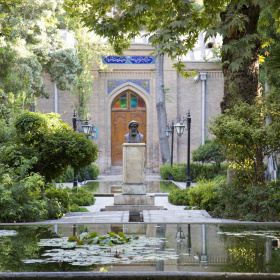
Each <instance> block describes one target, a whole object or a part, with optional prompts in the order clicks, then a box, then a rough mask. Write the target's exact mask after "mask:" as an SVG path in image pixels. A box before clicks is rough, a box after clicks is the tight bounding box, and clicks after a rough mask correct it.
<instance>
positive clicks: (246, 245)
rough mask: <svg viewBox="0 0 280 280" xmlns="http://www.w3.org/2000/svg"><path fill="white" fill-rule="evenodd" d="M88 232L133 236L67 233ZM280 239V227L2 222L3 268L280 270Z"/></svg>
mask: <svg viewBox="0 0 280 280" xmlns="http://www.w3.org/2000/svg"><path fill="white" fill-rule="evenodd" d="M84 232H98V234H99V236H105V235H106V234H107V233H108V232H114V233H119V232H121V233H123V234H126V235H128V236H129V237H131V240H130V241H129V242H127V243H125V244H117V245H114V246H110V245H108V243H107V244H104V246H100V245H98V244H91V245H89V244H86V243H84V244H83V245H77V243H76V242H68V237H71V236H74V235H76V234H78V235H80V237H81V236H82V235H81V234H83V233H84ZM120 235H121V236H122V234H120ZM102 238H103V237H102ZM104 238H105V237H104ZM279 238H280V226H252V225H251V226H239V225H209V224H136V223H135V224H90V225H69V224H68V225H54V226H0V271H1V272H7V271H11V272H24V271H29V272H38V271H41V272H47V271H135V270H138V271H197V272H201V271H204V272H255V273H258V272H271V273H279V272H280V249H279Z"/></svg>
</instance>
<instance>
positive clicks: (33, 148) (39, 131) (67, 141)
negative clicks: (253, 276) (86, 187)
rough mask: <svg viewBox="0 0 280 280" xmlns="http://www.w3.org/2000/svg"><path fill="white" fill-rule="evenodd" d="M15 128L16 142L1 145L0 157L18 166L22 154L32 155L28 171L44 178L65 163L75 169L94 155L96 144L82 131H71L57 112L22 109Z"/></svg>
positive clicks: (53, 175) (51, 176) (52, 175)
mask: <svg viewBox="0 0 280 280" xmlns="http://www.w3.org/2000/svg"><path fill="white" fill-rule="evenodd" d="M15 128H16V134H17V137H16V139H15V142H14V143H12V142H11V143H8V144H6V145H3V150H2V152H3V155H4V156H3V157H2V159H1V161H2V162H3V163H5V164H7V165H9V166H10V167H17V166H19V165H20V164H21V158H22V157H23V158H25V159H29V160H31V159H33V163H32V165H31V167H30V170H29V172H39V173H40V174H41V175H43V176H44V177H45V178H46V180H47V182H50V181H51V180H53V179H55V178H57V177H59V176H60V175H61V174H62V172H63V171H64V170H65V169H66V168H67V166H68V165H71V166H72V167H73V168H74V169H76V170H78V169H80V168H83V167H86V166H88V165H90V164H91V163H92V162H93V161H95V160H96V159H97V151H98V149H97V146H96V145H94V144H93V143H92V141H91V140H89V139H86V137H85V136H84V135H83V134H79V133H77V132H74V133H73V132H72V128H70V127H69V126H68V125H67V124H66V123H64V122H62V120H61V119H60V118H59V115H57V114H39V113H32V112H25V113H23V114H21V115H19V116H18V117H17V119H16V122H15ZM50 147H52V149H50Z"/></svg>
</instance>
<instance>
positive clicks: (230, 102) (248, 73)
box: [221, 1, 264, 183]
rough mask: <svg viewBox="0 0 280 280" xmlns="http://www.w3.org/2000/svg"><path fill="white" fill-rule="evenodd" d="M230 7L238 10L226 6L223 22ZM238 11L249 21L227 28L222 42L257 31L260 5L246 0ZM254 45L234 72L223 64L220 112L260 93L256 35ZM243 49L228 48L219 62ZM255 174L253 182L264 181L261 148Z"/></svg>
mask: <svg viewBox="0 0 280 280" xmlns="http://www.w3.org/2000/svg"><path fill="white" fill-rule="evenodd" d="M232 9H235V10H236V9H237V7H236V5H235V4H234V1H231V3H230V4H229V5H228V7H227V10H226V11H225V12H224V13H221V20H222V22H223V23H224V24H225V25H226V24H228V23H229V21H230V19H229V18H228V17H227V13H228V14H229V15H230V11H232ZM239 13H240V14H242V15H243V16H244V17H247V18H248V20H247V21H245V22H244V25H245V27H244V28H243V30H240V28H237V27H236V26H231V29H230V30H227V32H226V34H227V35H226V36H225V37H224V39H223V45H233V44H234V42H236V41H237V40H241V39H243V38H244V37H245V36H248V35H254V34H257V33H258V32H257V27H258V20H259V15H260V6H259V5H255V4H254V3H253V1H250V2H249V6H248V7H246V6H245V5H243V7H242V8H241V9H240V10H239ZM252 43H253V44H254V45H255V47H254V48H253V49H252V55H251V56H250V57H249V58H248V59H247V60H246V61H244V62H243V63H242V64H241V65H240V68H239V69H238V70H237V71H234V72H233V71H232V69H231V68H230V67H229V66H230V64H229V63H227V64H223V69H222V70H223V74H224V98H223V101H222V102H221V110H222V113H224V111H225V110H226V109H231V108H232V107H233V106H234V104H236V103H237V101H238V100H241V101H244V102H247V103H248V104H251V105H253V104H254V102H255V98H256V97H258V96H261V84H260V82H259V56H260V50H261V43H260V40H259V38H258V37H257V38H256V39H255V40H254V41H253V42H252ZM242 51H244V50H243V49H240V52H239V51H237V52H236V51H235V52H230V51H228V52H227V53H226V54H225V55H224V56H223V57H222V62H226V61H228V62H230V63H232V62H233V61H235V59H236V58H237V57H239V56H240V54H241V52H242ZM255 156H256V170H255V172H257V173H256V174H257V175H256V177H257V178H254V179H255V181H257V182H259V183H262V182H264V168H263V167H264V166H263V153H262V151H256V154H255Z"/></svg>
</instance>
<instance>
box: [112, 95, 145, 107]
mask: <svg viewBox="0 0 280 280" xmlns="http://www.w3.org/2000/svg"><path fill="white" fill-rule="evenodd" d="M145 107H146V106H145V102H144V100H143V99H142V98H140V97H139V96H137V95H136V94H133V93H132V92H130V91H129V92H127V93H125V94H123V95H122V96H121V97H119V98H118V99H117V100H116V101H115V103H114V105H113V108H115V109H136V108H143V109H144V108H145Z"/></svg>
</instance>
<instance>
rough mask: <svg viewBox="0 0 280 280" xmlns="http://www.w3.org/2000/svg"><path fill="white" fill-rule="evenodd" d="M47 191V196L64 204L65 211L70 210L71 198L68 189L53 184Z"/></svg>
mask: <svg viewBox="0 0 280 280" xmlns="http://www.w3.org/2000/svg"><path fill="white" fill-rule="evenodd" d="M45 193H46V197H47V198H49V199H51V200H53V201H56V203H58V204H60V205H61V206H63V208H64V209H63V210H64V211H63V212H64V213H65V212H68V211H69V203H70V199H69V195H68V191H67V190H66V189H63V188H62V187H58V188H57V187H56V186H55V185H51V187H49V188H48V189H47V190H46V192H45Z"/></svg>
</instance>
